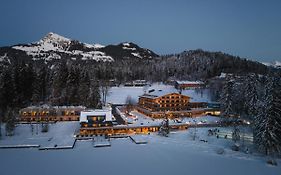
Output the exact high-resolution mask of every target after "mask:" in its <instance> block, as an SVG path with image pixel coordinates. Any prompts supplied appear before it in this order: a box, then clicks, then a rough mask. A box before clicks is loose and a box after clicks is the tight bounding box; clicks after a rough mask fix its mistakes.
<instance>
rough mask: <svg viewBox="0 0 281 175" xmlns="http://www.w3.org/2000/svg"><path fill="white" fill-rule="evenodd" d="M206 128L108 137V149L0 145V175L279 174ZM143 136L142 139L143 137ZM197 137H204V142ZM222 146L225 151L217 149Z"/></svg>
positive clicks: (87, 143)
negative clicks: (133, 136) (120, 137)
mask: <svg viewBox="0 0 281 175" xmlns="http://www.w3.org/2000/svg"><path fill="white" fill-rule="evenodd" d="M208 129H209V128H198V129H197V134H198V136H199V137H198V138H196V140H195V141H194V140H193V139H192V135H193V134H192V133H193V132H194V131H193V129H190V130H188V131H179V132H172V133H170V134H169V137H162V136H159V135H157V134H156V133H153V134H151V135H143V136H141V135H140V136H138V139H139V140H146V141H148V144H141V145H139V144H135V143H133V142H132V141H131V140H130V139H129V138H124V139H111V141H110V143H111V147H102V148H95V147H93V141H92V140H89V141H78V142H76V146H75V148H74V149H72V150H48V151H38V150H37V149H0V155H1V158H0V164H1V174H3V175H10V174H11V175H22V174H28V175H35V174H36V175H37V174H40V175H50V174H52V175H57V174H59V175H61V174H67V175H72V174H73V175H74V174H75V175H77V174H108V175H112V174H123V175H126V174H134V175H138V174H162V175H166V174H167V175H171V174H192V175H197V174H198V175H199V174H200V175H201V174H208V175H219V174H221V175H224V174H227V175H237V174H239V175H252V174H253V175H279V174H280V173H281V166H280V163H281V161H280V160H278V163H279V166H277V167H274V166H270V165H267V164H266V163H265V158H263V157H260V156H259V155H255V154H246V153H243V152H235V151H232V150H231V149H230V145H231V144H232V141H231V140H228V139H223V138H220V139H217V138H216V137H215V136H207V130H208ZM142 137H143V138H142ZM201 139H204V140H208V142H202V141H200V140H201ZM220 149H223V150H224V153H223V154H217V151H218V150H220Z"/></svg>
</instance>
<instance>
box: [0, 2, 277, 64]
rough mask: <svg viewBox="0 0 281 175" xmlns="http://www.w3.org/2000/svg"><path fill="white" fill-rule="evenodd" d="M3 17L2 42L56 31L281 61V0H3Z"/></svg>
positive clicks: (91, 39) (161, 49)
mask: <svg viewBox="0 0 281 175" xmlns="http://www.w3.org/2000/svg"><path fill="white" fill-rule="evenodd" d="M0 22H1V25H0V46H8V45H14V44H18V43H30V42H34V41H38V40H39V39H40V38H42V37H43V36H44V35H46V34H47V33H48V32H54V33H58V34H60V35H63V36H65V37H68V38H72V39H77V40H79V41H81V42H87V43H100V44H104V45H108V44H117V43H120V42H124V41H130V42H134V43H136V44H138V45H140V46H141V47H145V48H149V49H151V50H153V51H155V52H156V53H158V54H171V53H179V52H182V51H184V50H190V49H197V48H201V49H203V50H209V51H223V52H226V53H229V54H233V55H236V56H240V57H245V58H249V59H252V60H258V61H267V62H269V61H273V60H279V61H281V1H280V0H268V1H266V0H235V1H233V0H204V1H203V0H169V1H168V0H138V1H137V0H100V1H95V0H80V1H79V0H60V1H59V0H45V1H43V0H41V1H40V0H1V1H0Z"/></svg>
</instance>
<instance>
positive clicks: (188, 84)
mask: <svg viewBox="0 0 281 175" xmlns="http://www.w3.org/2000/svg"><path fill="white" fill-rule="evenodd" d="M203 86H204V82H202V81H175V88H176V89H196V88H202V87H203Z"/></svg>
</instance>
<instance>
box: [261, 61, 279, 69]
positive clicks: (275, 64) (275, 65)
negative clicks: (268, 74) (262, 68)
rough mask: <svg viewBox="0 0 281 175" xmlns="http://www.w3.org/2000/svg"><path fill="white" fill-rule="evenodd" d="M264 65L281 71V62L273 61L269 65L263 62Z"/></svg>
mask: <svg viewBox="0 0 281 175" xmlns="http://www.w3.org/2000/svg"><path fill="white" fill-rule="evenodd" d="M262 64H264V65H266V66H270V67H274V68H278V69H281V62H280V61H273V62H269V63H268V62H262Z"/></svg>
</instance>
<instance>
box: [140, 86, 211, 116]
mask: <svg viewBox="0 0 281 175" xmlns="http://www.w3.org/2000/svg"><path fill="white" fill-rule="evenodd" d="M206 107H207V103H205V102H190V97H189V96H186V95H182V94H180V93H178V92H169V93H167V92H165V91H162V90H157V91H156V90H150V91H148V93H147V94H144V95H142V96H140V97H139V102H138V111H139V112H141V113H143V114H145V115H147V116H150V117H153V118H163V117H169V118H175V117H191V116H193V115H197V114H199V113H200V114H202V113H204V110H200V109H199V108H206ZM191 108H197V110H191Z"/></svg>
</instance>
